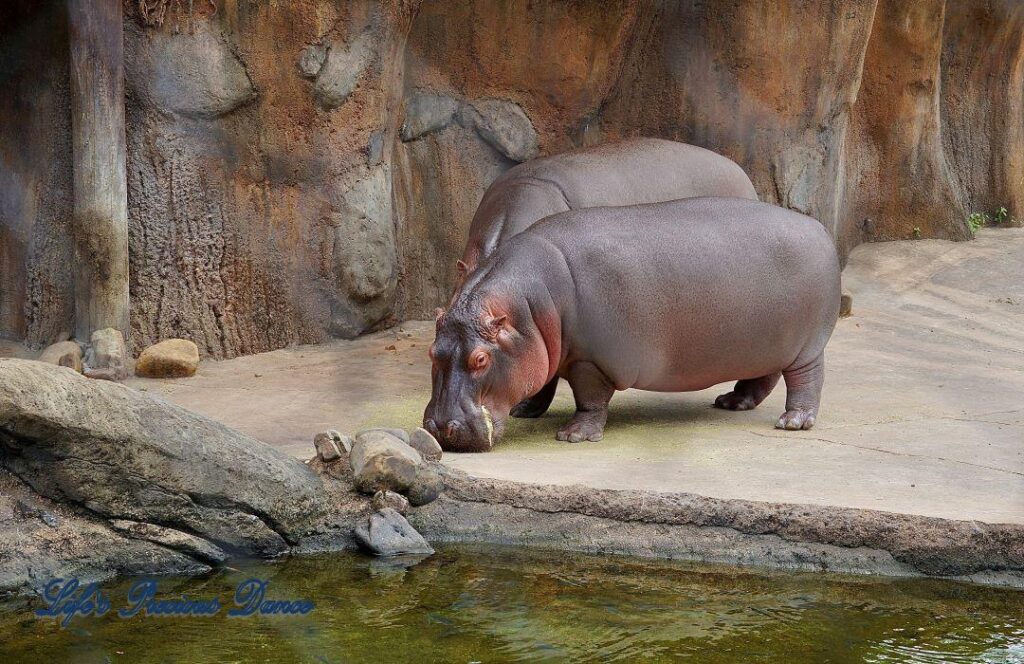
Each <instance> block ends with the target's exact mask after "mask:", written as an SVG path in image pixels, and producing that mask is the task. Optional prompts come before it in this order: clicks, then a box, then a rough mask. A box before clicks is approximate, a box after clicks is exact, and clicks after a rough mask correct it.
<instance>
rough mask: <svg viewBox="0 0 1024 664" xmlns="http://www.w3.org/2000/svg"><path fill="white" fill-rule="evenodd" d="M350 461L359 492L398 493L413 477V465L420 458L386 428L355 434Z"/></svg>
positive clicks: (408, 485) (414, 477) (415, 465)
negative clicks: (384, 491)
mask: <svg viewBox="0 0 1024 664" xmlns="http://www.w3.org/2000/svg"><path fill="white" fill-rule="evenodd" d="M350 462H351V464H352V474H353V475H354V476H355V485H356V489H358V490H359V491H362V492H363V493H375V492H377V491H382V490H390V491H397V492H399V493H401V492H404V491H406V490H408V489H409V487H410V486H412V484H413V482H414V481H415V480H416V467H417V466H419V465H420V464H422V463H423V457H421V456H420V453H419V452H417V451H416V450H414V449H413V448H411V447H409V446H408V445H407V444H405V443H404V442H402V441H401V440H399V439H397V438H395V437H394V436H393V435H391V434H390V433H388V432H386V431H367V432H363V433H360V434H359V435H358V436H356V442H355V445H353V446H352V455H351V457H350Z"/></svg>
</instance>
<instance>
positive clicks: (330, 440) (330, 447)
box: [313, 431, 341, 462]
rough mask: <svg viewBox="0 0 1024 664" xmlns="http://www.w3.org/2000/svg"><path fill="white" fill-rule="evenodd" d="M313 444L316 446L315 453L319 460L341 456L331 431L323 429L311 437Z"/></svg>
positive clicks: (332, 459) (328, 460) (331, 459)
mask: <svg viewBox="0 0 1024 664" xmlns="http://www.w3.org/2000/svg"><path fill="white" fill-rule="evenodd" d="M313 446H314V447H315V448H316V455H317V456H318V457H319V458H320V460H321V461H325V462H331V461H335V460H336V459H340V458H341V450H339V449H338V443H337V442H335V440H334V436H332V435H331V432H329V431H325V432H324V433H318V434H317V435H316V436H314V437H313Z"/></svg>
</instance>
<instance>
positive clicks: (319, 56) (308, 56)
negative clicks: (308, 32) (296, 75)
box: [299, 44, 327, 78]
mask: <svg viewBox="0 0 1024 664" xmlns="http://www.w3.org/2000/svg"><path fill="white" fill-rule="evenodd" d="M326 59H327V47H326V46H324V45H323V44H313V45H312V46H307V47H306V48H304V49H302V53H300V54H299V71H300V72H302V75H303V76H305V77H306V78H316V75H317V74H319V73H320V68H321V67H323V66H324V60H326Z"/></svg>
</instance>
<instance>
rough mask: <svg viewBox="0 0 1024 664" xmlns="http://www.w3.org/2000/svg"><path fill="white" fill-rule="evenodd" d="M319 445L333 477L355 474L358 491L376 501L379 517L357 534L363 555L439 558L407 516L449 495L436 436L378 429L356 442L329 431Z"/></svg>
mask: <svg viewBox="0 0 1024 664" xmlns="http://www.w3.org/2000/svg"><path fill="white" fill-rule="evenodd" d="M313 444H314V446H315V447H316V454H317V461H318V462H319V463H321V464H323V465H324V469H325V470H326V471H327V472H328V473H330V474H348V473H351V478H352V483H353V485H354V486H355V488H356V490H357V491H359V492H361V493H365V494H371V495H373V501H372V506H373V509H374V512H373V513H372V514H370V515H369V516H368V517H367V518H366V519H365V520H364V521H362V522H360V523H359V524H357V526H356V528H355V538H356V541H357V542H358V543H359V545H360V546H361V547H363V549H365V550H366V551H368V552H370V553H372V554H374V555H377V556H395V555H404V554H428V555H429V554H432V553H433V552H434V549H433V548H431V546H430V545H429V544H428V543H427V542H426V540H424V539H423V537H422V536H421V535H420V534H419V533H418V532H416V530H415V529H414V528H413V527H412V526H411V525H409V522H408V521H406V519H405V516H404V515H405V514H406V513H407V512H408V510H409V509H410V507H419V506H421V505H426V504H427V503H430V502H433V501H434V500H437V498H438V496H440V495H441V492H442V491H443V490H444V480H443V479H442V478H441V474H440V472H439V471H438V468H439V463H438V462H439V461H440V460H441V445H440V444H439V443H438V442H437V440H435V439H434V437H433V436H432V435H430V432H428V431H427V430H426V429H416V430H415V431H413V432H412V434H409V433H407V432H406V431H405V430H403V429H386V428H376V429H366V430H364V431H360V432H359V433H357V434H356V435H355V438H350V437H349V436H346V435H344V434H341V433H339V432H337V431H326V432H324V433H320V434H317V435H316V437H315V438H314V439H313ZM346 462H347V463H346Z"/></svg>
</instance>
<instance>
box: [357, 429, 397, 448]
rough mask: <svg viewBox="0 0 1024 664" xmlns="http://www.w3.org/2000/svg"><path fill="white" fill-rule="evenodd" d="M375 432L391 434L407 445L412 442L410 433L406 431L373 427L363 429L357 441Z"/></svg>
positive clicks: (358, 434)
mask: <svg viewBox="0 0 1024 664" xmlns="http://www.w3.org/2000/svg"><path fill="white" fill-rule="evenodd" d="M374 431H383V432H384V433H389V434H391V435H392V436H394V437H395V438H397V439H398V440H400V441H402V442H403V443H406V444H408V443H409V440H410V438H409V432H408V431H406V430H405V429H398V428H394V427H371V428H369V429H363V430H362V431H360V432H359V433H357V434H356V440H359V438H360V436H362V435H363V434H367V433H371V432H374Z"/></svg>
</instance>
